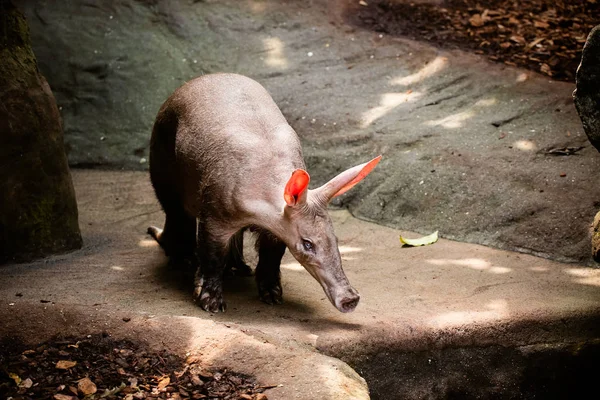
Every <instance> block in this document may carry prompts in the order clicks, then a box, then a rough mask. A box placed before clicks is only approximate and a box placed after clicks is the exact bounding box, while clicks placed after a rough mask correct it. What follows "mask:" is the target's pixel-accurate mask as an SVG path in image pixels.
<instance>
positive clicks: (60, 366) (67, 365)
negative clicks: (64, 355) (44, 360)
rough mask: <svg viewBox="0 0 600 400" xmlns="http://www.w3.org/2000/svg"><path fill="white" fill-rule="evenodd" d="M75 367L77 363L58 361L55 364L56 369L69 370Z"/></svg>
mask: <svg viewBox="0 0 600 400" xmlns="http://www.w3.org/2000/svg"><path fill="white" fill-rule="evenodd" d="M76 365H77V361H69V360H60V361H58V362H57V363H56V368H57V369H70V368H73V367H74V366H76Z"/></svg>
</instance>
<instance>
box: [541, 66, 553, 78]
mask: <svg viewBox="0 0 600 400" xmlns="http://www.w3.org/2000/svg"><path fill="white" fill-rule="evenodd" d="M540 72H542V73H544V74H546V75H550V76H552V70H551V69H550V66H549V65H548V64H546V63H543V64H542V65H540Z"/></svg>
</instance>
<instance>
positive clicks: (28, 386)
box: [19, 378, 33, 389]
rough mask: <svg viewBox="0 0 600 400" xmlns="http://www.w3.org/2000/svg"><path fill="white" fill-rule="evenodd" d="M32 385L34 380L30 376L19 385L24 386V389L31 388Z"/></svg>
mask: <svg viewBox="0 0 600 400" xmlns="http://www.w3.org/2000/svg"><path fill="white" fill-rule="evenodd" d="M32 386H33V381H32V380H31V379H29V378H27V379H25V380H24V381H23V382H21V383H20V384H19V387H20V388H23V389H29V388H30V387H32Z"/></svg>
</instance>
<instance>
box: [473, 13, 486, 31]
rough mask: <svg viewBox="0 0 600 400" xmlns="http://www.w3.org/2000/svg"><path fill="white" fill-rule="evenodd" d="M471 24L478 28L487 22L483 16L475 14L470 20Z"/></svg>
mask: <svg viewBox="0 0 600 400" xmlns="http://www.w3.org/2000/svg"><path fill="white" fill-rule="evenodd" d="M469 23H470V24H471V26H474V27H476V28H477V27H480V26H483V24H485V21H484V20H483V18H482V17H481V15H479V14H475V15H473V16H472V17H471V18H469Z"/></svg>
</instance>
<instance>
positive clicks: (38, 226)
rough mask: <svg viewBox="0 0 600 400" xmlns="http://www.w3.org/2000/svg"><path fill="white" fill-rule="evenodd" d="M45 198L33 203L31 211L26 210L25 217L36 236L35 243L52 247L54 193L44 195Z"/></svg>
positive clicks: (32, 233) (33, 234)
mask: <svg viewBox="0 0 600 400" xmlns="http://www.w3.org/2000/svg"><path fill="white" fill-rule="evenodd" d="M43 195H45V196H44V197H41V198H39V199H37V201H35V202H32V203H31V207H30V208H29V209H26V210H24V214H25V215H24V217H25V218H26V219H27V221H28V222H29V231H30V232H31V235H32V236H34V238H32V239H34V240H32V242H34V243H41V244H42V247H46V246H49V245H51V243H52V242H53V240H52V221H53V220H54V212H53V209H54V204H55V199H54V198H53V195H54V193H48V192H46V193H44V194H43Z"/></svg>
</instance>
